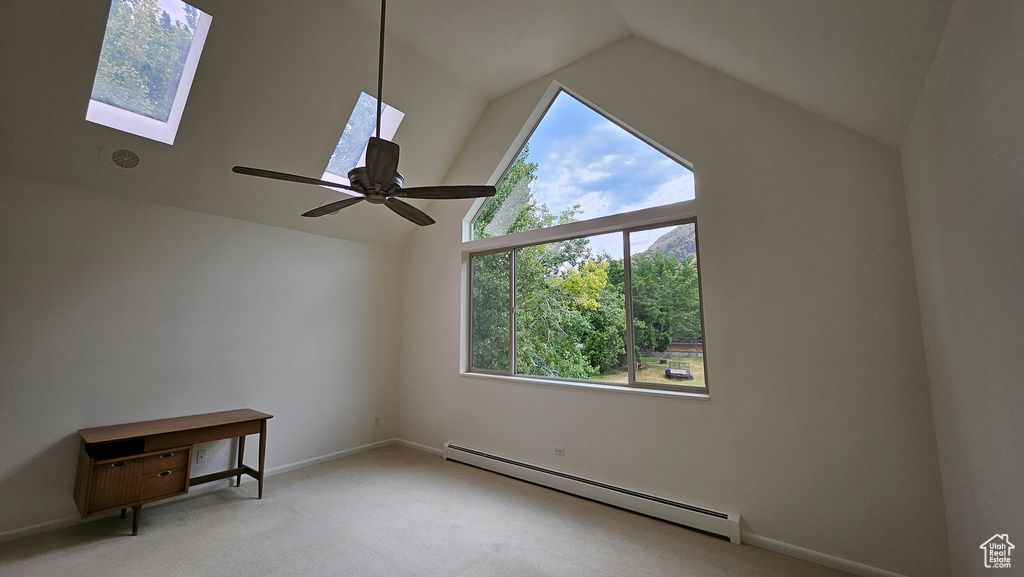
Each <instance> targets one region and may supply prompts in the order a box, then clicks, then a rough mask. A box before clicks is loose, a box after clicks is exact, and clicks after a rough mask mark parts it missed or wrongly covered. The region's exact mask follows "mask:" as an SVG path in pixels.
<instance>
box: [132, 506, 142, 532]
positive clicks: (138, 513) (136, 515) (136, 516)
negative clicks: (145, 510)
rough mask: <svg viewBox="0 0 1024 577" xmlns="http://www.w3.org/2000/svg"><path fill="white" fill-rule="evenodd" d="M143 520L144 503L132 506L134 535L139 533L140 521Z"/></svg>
mask: <svg viewBox="0 0 1024 577" xmlns="http://www.w3.org/2000/svg"><path fill="white" fill-rule="evenodd" d="M141 520H142V505H136V506H134V507H132V536H135V535H138V534H139V521H141Z"/></svg>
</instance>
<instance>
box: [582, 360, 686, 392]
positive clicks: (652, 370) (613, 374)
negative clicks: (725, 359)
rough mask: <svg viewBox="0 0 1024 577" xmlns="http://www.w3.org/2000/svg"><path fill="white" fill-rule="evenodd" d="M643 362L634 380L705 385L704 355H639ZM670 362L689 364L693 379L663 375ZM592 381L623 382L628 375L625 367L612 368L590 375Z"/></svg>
mask: <svg viewBox="0 0 1024 577" xmlns="http://www.w3.org/2000/svg"><path fill="white" fill-rule="evenodd" d="M662 359H664V360H665V361H666V363H665V364H661V360H662ZM640 360H641V362H642V363H643V368H641V369H640V370H639V371H637V373H636V380H637V381H638V382H641V383H653V384H657V385H685V386H690V387H703V386H705V381H704V357H671V358H669V357H640ZM670 362H683V363H689V364H690V372H692V373H693V380H692V381H690V380H683V379H670V378H668V377H666V376H665V369H667V368H668V367H669V364H668V363H670ZM590 380H592V381H610V382H613V383H625V382H628V381H629V375H628V374H627V372H626V369H625V367H623V368H621V369H613V370H611V371H608V372H606V373H602V374H600V375H597V376H595V377H592V378H591V379H590Z"/></svg>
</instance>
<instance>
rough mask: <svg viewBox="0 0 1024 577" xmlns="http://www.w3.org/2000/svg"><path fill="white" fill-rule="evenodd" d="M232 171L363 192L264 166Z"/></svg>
mask: <svg viewBox="0 0 1024 577" xmlns="http://www.w3.org/2000/svg"><path fill="white" fill-rule="evenodd" d="M231 172H234V173H236V174H245V175H248V176H259V177H261V178H273V179H276V180H287V181H288V182H298V183H301V184H315V185H317V186H329V187H331V188H344V189H345V190H351V191H352V192H358V193H359V194H362V193H363V192H362V191H361V190H359V189H357V188H352V187H351V186H347V185H344V184H338V183H337V182H330V181H327V180H320V179H318V178H310V177H308V176H299V175H297V174H288V173H287V172H275V171H273V170H263V169H262V168H249V167H248V166H236V167H234V168H232V169H231Z"/></svg>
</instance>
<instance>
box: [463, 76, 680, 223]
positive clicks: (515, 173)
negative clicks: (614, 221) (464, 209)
mask: <svg viewBox="0 0 1024 577" xmlns="http://www.w3.org/2000/svg"><path fill="white" fill-rule="evenodd" d="M496 186H497V189H498V192H497V194H496V195H495V196H494V197H493V198H491V199H490V200H488V201H487V202H486V203H485V204H484V205H483V207H482V208H481V209H480V212H479V213H478V214H477V217H476V219H475V220H474V221H473V238H474V239H478V238H486V237H493V236H502V235H505V234H511V233H514V232H522V231H527V230H536V229H539V228H546V227H549V226H555V225H559V224H566V223H569V222H576V221H582V220H590V219H593V218H598V217H602V216H609V215H614V214H621V213H627V212H632V211H636V210H640V209H644V208H651V207H655V206H662V205H666V204H672V203H676V202H681V201H684V200H692V199H693V198H694V180H693V172H692V171H691V170H690V169H689V168H687V167H686V166H684V165H683V164H682V163H680V162H679V161H677V160H675V159H674V158H671V157H670V156H668V155H667V154H665V153H664V152H662V151H661V150H658V149H657V148H655V147H654V146H652V145H650V144H649V143H647V142H645V141H643V140H641V139H640V138H639V137H638V136H636V135H635V134H633V133H631V132H629V131H628V130H626V129H625V128H623V127H622V126H620V125H618V124H616V123H615V122H613V121H612V120H610V119H608V118H607V117H606V116H604V115H602V114H601V113H599V112H597V111H595V110H594V109H592V108H590V107H589V106H587V105H586V104H584V103H583V102H581V101H579V100H577V99H576V98H574V97H573V96H571V95H570V94H568V93H567V92H565V91H559V92H558V94H557V95H556V96H555V98H554V100H553V101H552V103H551V106H550V107H549V108H548V110H547V111H546V112H545V113H544V115H543V117H541V119H540V121H539V122H538V123H537V126H536V128H534V130H533V134H531V135H530V138H529V139H528V140H527V141H526V144H524V145H523V147H522V149H520V151H519V153H518V154H517V155H516V157H515V159H514V160H513V161H512V163H511V165H510V166H509V167H508V169H507V170H506V171H505V174H504V175H503V176H502V177H501V179H500V180H499V181H498V183H497V185H496Z"/></svg>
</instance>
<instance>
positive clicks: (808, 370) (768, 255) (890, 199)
mask: <svg viewBox="0 0 1024 577" xmlns="http://www.w3.org/2000/svg"><path fill="white" fill-rule="evenodd" d="M552 79H557V80H558V81H560V82H562V83H564V84H565V85H566V86H568V87H569V88H571V89H573V90H575V91H577V92H579V93H580V94H582V95H583V96H584V97H586V98H588V99H590V100H592V101H593V102H594V103H595V104H597V105H598V106H600V107H602V108H603V109H605V110H606V111H608V112H610V113H611V114H613V115H615V116H617V117H618V118H619V119H621V120H622V121H624V122H626V123H628V124H630V125H631V126H632V127H633V128H635V129H637V130H639V131H640V132H642V133H644V134H646V135H647V136H649V137H651V138H653V139H654V140H655V141H657V142H659V143H660V144H662V145H664V146H666V147H667V148H669V149H670V150H672V151H674V152H676V153H677V154H679V155H681V156H683V157H684V158H686V159H688V160H689V161H691V162H693V164H694V166H695V168H696V174H697V179H698V192H697V194H698V201H699V203H700V207H699V210H700V216H699V219H700V227H701V228H700V231H701V238H700V241H701V258H702V261H701V272H702V282H703V289H704V297H705V303H704V306H705V309H704V313H705V321H706V348H707V363H708V371H709V380H710V387H711V399H710V400H706V401H702V400H687V399H678V398H663V397H655V396H645V395H636V394H623V393H614V392H602V391H595V390H581V389H578V388H567V387H559V386H552V385H538V384H530V383H526V382H521V383H507V382H495V381H493V380H485V379H480V378H472V377H460V376H459V372H458V371H459V351H460V347H461V346H462V344H461V343H460V342H459V334H460V331H459V329H460V327H459V322H460V321H459V319H460V310H459V306H460V305H459V303H460V291H461V277H460V267H461V266H462V263H461V260H460V253H459V250H460V242H461V237H460V232H461V231H460V221H461V219H462V217H463V215H464V214H465V211H466V209H467V208H468V203H465V202H445V203H442V202H435V203H433V204H432V205H431V206H430V207H429V212H430V213H431V214H432V215H433V216H434V217H435V218H437V220H438V225H437V226H434V227H430V228H428V229H423V230H419V231H417V232H416V233H414V235H413V237H412V238H411V239H410V241H409V243H408V244H407V245H406V247H405V250H404V253H403V265H402V268H403V287H404V289H403V290H404V292H403V293H402V311H403V312H402V323H403V330H402V339H403V340H402V351H403V356H402V370H401V376H400V378H401V381H400V391H399V406H400V415H399V417H400V431H399V433H400V435H401V436H402V437H404V438H407V439H410V440H412V441H415V442H419V443H423V444H426V445H430V446H434V447H439V446H440V445H441V444H442V443H444V442H445V441H448V440H451V441H454V442H458V443H460V444H464V445H467V446H471V447H476V448H480V449H483V450H487V451H493V452H496V453H499V454H504V455H508V456H511V457H514V458H517V459H522V460H526V461H530V462H535V463H538V464H541V465H545V466H549V467H552V468H556V469H561V470H568V471H571V472H573V473H576V474H580V475H584V476H588V477H592V478H596V479H599V480H603V481H609V482H612V483H617V484H621V485H624V486H627V487H632V488H638V489H642V490H646V491H650V492H653V493H656V494H661V495H664V496H668V497H672V498H677V499H682V500H685V501H689V502H693V503H697V504H704V505H708V506H712V507H716V508H720V509H724V510H728V511H735V512H738V513H740V514H742V515H743V516H744V519H745V526H744V530H745V531H746V532H747V533H748V537H749V536H750V535H756V536H760V537H763V538H769V539H773V540H777V541H781V542H784V543H788V544H791V545H795V546H798V547H802V548H806V549H810V550H813V551H817V552H820V553H824V554H827V555H832V556H836V557H839V558H842V559H846V560H851V561H854V562H857V563H862V564H866V565H870V566H873V567H878V568H882V569H886V570H889V571H895V572H897V573H902V574H906V575H922V576H924V575H928V576H936V575H939V576H941V575H948V568H947V567H946V565H947V563H948V550H947V542H946V539H945V521H944V516H943V508H942V494H941V486H940V482H939V471H938V458H937V451H936V445H935V436H934V429H933V423H932V415H931V406H930V401H929V393H928V383H927V379H926V369H925V360H924V352H923V344H922V340H921V332H920V320H919V311H918V303H917V296H916V286H915V280H914V270H913V262H912V258H911V250H910V239H909V232H908V225H907V215H906V203H905V199H904V195H903V183H902V174H901V168H900V157H899V155H898V153H897V151H895V150H892V149H890V148H888V147H886V146H884V145H881V144H879V143H878V142H875V141H873V140H870V139H868V138H866V137H863V136H860V135H858V134H856V133H854V132H852V131H849V130H847V129H844V128H841V127H839V126H838V125H836V124H833V123H831V122H828V121H826V120H824V119H822V118H820V117H818V116H815V115H813V114H811V113H809V112H806V111H803V110H801V109H799V108H797V107H795V106H793V105H790V104H788V103H786V102H784V101H782V100H779V99H777V98H775V97H772V96H770V95H768V94H766V93H764V92H761V91H759V90H756V89H754V88H752V87H750V86H747V85H744V84H742V83H740V82H738V81H736V80H734V79H731V78H729V77H726V76H724V75H722V74H719V73H717V72H714V71H712V70H711V69H709V68H707V67H704V66H701V65H699V64H696V63H694V62H692V61H690V60H687V59H685V58H682V57H680V56H678V55H675V54H673V53H670V52H668V51H665V50H662V49H660V48H658V47H656V46H654V45H652V44H650V43H647V42H646V41H643V40H640V39H636V38H631V39H627V40H624V41H622V42H620V43H618V44H616V45H613V46H611V47H609V48H607V49H604V50H602V51H599V52H597V53H595V54H593V55H590V56H588V57H586V58H584V59H582V60H580V61H578V62H577V63H574V64H572V65H570V66H568V67H566V68H564V69H562V70H560V71H558V72H557V73H555V74H553V75H551V76H549V77H547V78H544V79H540V80H538V81H536V82H533V83H531V84H529V85H527V86H525V87H523V88H521V89H519V90H516V91H514V92H512V93H510V94H508V95H506V96H504V97H501V98H499V99H497V100H495V101H493V102H492V103H491V104H490V105H489V107H488V109H487V111H486V112H485V113H484V116H483V118H482V119H481V121H480V123H479V124H478V125H477V127H476V129H475V131H474V133H473V135H472V136H471V137H470V139H469V140H468V142H467V143H466V145H465V146H464V148H463V150H462V152H461V154H460V156H459V158H458V159H457V161H456V163H455V164H454V165H453V167H452V169H451V170H450V172H449V174H448V179H447V180H448V181H449V182H453V183H472V182H480V181H484V180H486V179H487V178H488V177H490V176H491V172H492V171H493V170H494V168H495V167H496V166H497V165H498V163H499V161H500V159H501V158H502V156H503V155H505V153H506V152H507V151H508V149H509V147H510V146H511V145H512V142H513V140H514V138H515V136H516V134H517V133H518V132H519V131H520V129H521V128H522V126H523V124H524V123H525V121H526V119H527V117H528V116H529V115H530V113H531V112H532V111H533V109H534V107H535V106H536V105H537V103H538V101H539V99H540V98H541V95H542V94H543V93H544V91H545V90H546V89H547V88H548V86H549V85H550V82H551V80H552ZM554 445H559V446H563V447H565V449H566V455H565V457H555V456H554V455H553V449H552V448H553V446H554ZM762 542H763V541H762Z"/></svg>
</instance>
